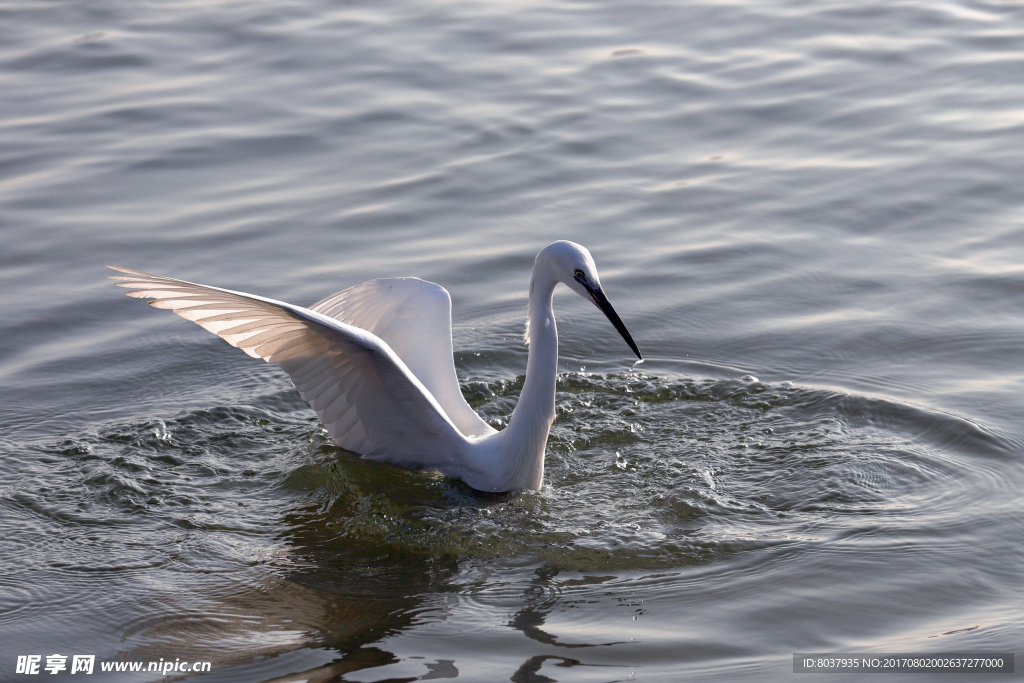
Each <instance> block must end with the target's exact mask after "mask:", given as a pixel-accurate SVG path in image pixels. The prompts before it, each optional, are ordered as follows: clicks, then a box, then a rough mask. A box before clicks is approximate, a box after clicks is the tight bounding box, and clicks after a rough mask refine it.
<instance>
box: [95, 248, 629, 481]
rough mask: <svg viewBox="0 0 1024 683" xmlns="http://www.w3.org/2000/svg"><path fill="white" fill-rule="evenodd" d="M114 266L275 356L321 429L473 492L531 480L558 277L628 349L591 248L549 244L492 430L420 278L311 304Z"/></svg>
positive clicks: (164, 300)
mask: <svg viewBox="0 0 1024 683" xmlns="http://www.w3.org/2000/svg"><path fill="white" fill-rule="evenodd" d="M110 267H111V268H113V269H114V270H117V271H120V272H121V273H124V275H113V276H110V277H111V279H113V280H117V281H118V283H117V285H118V286H119V287H126V288H128V289H129V290H130V291H128V292H127V294H128V296H132V297H137V298H141V299H150V302H149V303H150V305H152V306H155V307H157V308H168V309H171V310H172V311H174V312H175V313H177V314H178V315H180V316H182V317H183V318H187V319H189V320H192V321H194V322H196V323H198V324H199V325H201V326H202V327H204V328H206V329H207V330H209V331H211V332H213V333H214V334H217V335H219V336H220V337H221V338H223V339H224V340H225V341H227V342H228V343H229V344H231V345H232V346H236V347H238V348H240V349H242V350H243V351H245V352H246V353H247V354H249V355H250V356H253V357H255V358H262V359H263V360H265V361H268V362H270V363H274V364H276V365H279V366H280V367H281V368H283V369H284V371H285V372H287V373H288V375H289V377H290V378H291V380H292V383H293V384H294V385H295V387H296V388H297V389H298V390H299V394H301V395H302V398H304V399H305V400H306V401H308V402H309V404H310V405H311V406H312V407H313V410H315V411H316V414H317V415H318V416H319V417H320V420H321V422H323V424H324V426H326V427H327V431H328V433H329V434H330V435H331V438H332V439H333V440H334V442H335V443H337V444H338V445H339V446H341V447H342V448H345V449H347V450H350V451H353V452H355V453H358V454H360V455H362V456H363V457H365V458H368V459H371V460H377V461H381V462H388V463H393V464H395V465H400V466H403V467H410V468H414V469H418V468H427V469H435V470H439V471H441V472H442V473H444V474H446V475H448V476H450V477H456V478H458V479H462V480H463V481H464V482H466V483H467V484H469V485H470V486H472V487H473V488H475V489H477V490H480V491H492V492H500V491H515V490H522V489H534V490H536V489H539V488H540V487H541V482H542V481H543V479H544V447H545V445H546V443H547V439H548V431H549V430H550V428H551V422H552V421H553V420H554V418H555V379H556V371H557V363H558V333H557V332H556V330H555V318H554V315H553V313H552V309H551V299H552V295H553V293H554V289H555V286H556V285H557V284H558V283H560V282H561V283H563V284H565V285H567V286H568V287H569V288H570V289H572V290H573V291H575V292H576V293H578V294H579V295H581V296H583V297H584V298H587V299H589V300H590V301H592V302H593V303H594V304H595V305H597V307H598V308H600V309H601V310H602V311H603V312H604V314H605V315H606V316H608V319H609V320H610V321H611V323H612V325H614V326H615V329H616V330H618V332H619V334H621V335H622V337H623V339H625V341H626V343H627V344H629V347H630V348H631V349H632V350H633V352H634V353H635V354H636V355H637V357H638V358H641V360H642V357H641V356H640V351H639V350H638V349H637V346H636V344H635V343H634V342H633V339H632V337H630V335H629V332H628V331H627V330H626V327H625V325H623V324H622V321H621V320H620V319H619V316H618V315H617V314H616V313H615V310H614V309H613V308H612V305H611V304H610V303H609V302H608V298H607V297H606V296H605V294H604V291H603V290H602V289H601V282H600V280H599V279H598V276H597V268H596V266H595V265H594V259H593V258H592V257H591V256H590V252H589V251H587V250H586V249H585V248H583V247H582V246H580V245H578V244H574V243H573V242H566V241H560V242H555V243H553V244H551V245H549V246H547V247H546V248H545V249H544V250H543V251H541V252H540V254H539V255H538V256H537V260H536V263H535V264H534V267H533V278H532V280H531V282H530V304H529V306H530V310H529V318H528V320H527V333H526V334H527V343H528V344H529V345H530V350H529V358H528V360H527V366H526V383H525V384H524V385H523V391H522V394H521V395H520V397H519V403H518V404H517V405H516V407H515V410H514V411H513V412H512V417H511V418H510V419H509V422H508V426H507V427H506V428H505V429H503V430H502V431H500V432H499V431H495V430H494V429H493V428H492V427H491V426H490V425H488V424H487V423H486V422H484V421H483V420H482V419H480V417H479V416H478V415H477V414H476V412H474V411H473V409H472V408H470V407H469V404H467V403H466V400H465V398H463V396H462V392H461V391H460V390H459V384H458V379H457V378H456V375H455V362H454V358H453V353H452V328H451V297H450V296H449V295H448V292H447V291H446V290H445V289H444V288H443V287H441V286H439V285H435V284H433V283H430V282H425V281H423V280H420V279H418V278H389V279H381V280H370V281H369V282H364V283H363V284H361V285H356V286H355V287H350V288H349V289H346V290H343V291H341V292H338V293H337V294H333V295H331V296H329V297H327V298H326V299H322V300H321V301H319V302H317V303H316V304H314V305H313V306H310V307H309V308H303V307H301V306H293V305H292V304H287V303H284V302H282V301H274V300H273V299H266V298H264V297H261V296H255V295H253V294H244V293H242V292H233V291H231V290H227V289H220V288H217V287H206V286H204V285H197V284H193V283H191V282H185V281H182V280H174V279H171V278H166V277H160V276H159V275H151V274H149V273H144V272H141V271H137V270H129V269H127V268H115V267H113V266H110Z"/></svg>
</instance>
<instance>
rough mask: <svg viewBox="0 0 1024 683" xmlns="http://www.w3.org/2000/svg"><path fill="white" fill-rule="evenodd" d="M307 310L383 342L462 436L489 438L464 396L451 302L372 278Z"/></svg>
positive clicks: (413, 283)
mask: <svg viewBox="0 0 1024 683" xmlns="http://www.w3.org/2000/svg"><path fill="white" fill-rule="evenodd" d="M309 310H311V311H316V312H317V313H323V314H324V315H327V316H330V317H331V318H334V319H335V320H339V321H341V322H343V323H347V324H349V325H352V326H354V327H358V328H360V329H363V330H367V331H368V332H371V333H373V334H375V335H376V336H378V337H380V338H381V339H383V340H384V341H385V342H387V344H388V346H390V347H391V350H392V351H394V352H395V353H396V354H398V357H399V358H401V359H402V360H403V361H404V362H405V364H406V366H407V367H408V368H409V370H411V371H412V374H414V375H415V376H416V378H417V379H419V380H420V381H421V382H423V385H424V386H425V387H426V388H427V390H428V391H430V393H431V395H433V397H434V398H435V399H437V402H438V403H440V404H441V407H442V408H444V412H445V413H446V414H447V415H448V417H449V418H450V419H451V421H452V422H454V423H455V426H456V427H458V428H459V431H461V432H462V433H463V434H465V435H466V436H483V435H486V434H493V433H494V431H495V430H494V428H492V427H491V426H490V425H489V424H487V423H486V422H484V421H483V420H482V419H480V416H479V415H477V414H476V411H474V410H473V409H472V408H470V407H469V404H468V403H466V399H465V398H464V397H463V395H462V391H461V390H460V389H459V380H458V377H457V376H456V375H455V360H454V357H453V353H452V299H451V297H450V296H449V295H448V291H447V290H446V289H445V288H444V287H442V286H441V285H435V284H434V283H433V282H426V281H424V280H420V279H419V278H415V277H399V278H385V279H380V280H370V281H368V282H364V283H362V284H361V285H356V286H355V287H349V288H348V289H346V290H343V291H340V292H338V293H337V294H332V295H331V296H329V297H327V298H325V299H321V300H320V301H318V302H316V303H315V304H313V305H312V306H310V307H309Z"/></svg>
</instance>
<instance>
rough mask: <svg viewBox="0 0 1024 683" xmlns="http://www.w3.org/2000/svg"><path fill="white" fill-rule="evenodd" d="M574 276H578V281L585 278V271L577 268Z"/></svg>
mask: <svg viewBox="0 0 1024 683" xmlns="http://www.w3.org/2000/svg"><path fill="white" fill-rule="evenodd" d="M573 275H575V276H576V279H579V278H581V277H583V271H582V270H580V269H579V268H577V269H576V272H574V273H573Z"/></svg>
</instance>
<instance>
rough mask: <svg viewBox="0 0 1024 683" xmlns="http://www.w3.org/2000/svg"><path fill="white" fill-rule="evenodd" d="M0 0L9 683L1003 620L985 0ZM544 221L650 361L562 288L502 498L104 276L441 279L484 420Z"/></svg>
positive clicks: (457, 670) (538, 664)
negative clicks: (361, 452) (553, 355)
mask: <svg viewBox="0 0 1024 683" xmlns="http://www.w3.org/2000/svg"><path fill="white" fill-rule="evenodd" d="M0 16H2V19H3V20H2V21H0V89H2V92H3V93H4V96H3V102H4V104H3V107H2V111H0V139H3V140H4V143H3V144H2V145H0V207H2V210H0V226H2V230H3V235H4V237H5V240H4V249H3V250H0V287H2V291H3V292H4V294H3V296H2V297H0V307H2V308H0V386H2V387H3V395H4V401H3V409H2V411H0V452H2V454H3V457H2V458H0V529H2V535H3V537H4V539H5V542H4V543H3V544H2V546H0V587H2V588H0V636H2V638H3V641H4V643H5V645H4V648H3V656H2V657H0V668H2V669H3V671H5V672H6V673H5V674H4V676H5V677H7V676H15V677H16V678H21V677H18V676H16V675H15V674H14V673H13V672H14V670H15V660H16V657H17V655H24V654H41V655H47V654H52V653H63V654H66V655H72V654H95V655H96V657H97V660H98V661H99V660H102V661H112V660H124V661H126V660H138V661H146V662H148V661H157V660H159V659H161V658H164V659H165V660H173V659H174V658H180V659H188V660H207V661H210V662H212V664H213V667H214V671H212V672H211V673H206V674H202V675H200V676H196V677H194V679H193V680H203V681H207V680H208V681H256V680H258V681H270V680H281V681H299V680H310V681H352V682H355V681H361V682H362V681H366V682H370V681H384V680H437V679H442V678H458V679H462V680H467V681H501V680H513V681H517V682H523V681H550V680H557V681H618V680H641V681H674V680H730V681H736V680H751V681H753V680H757V681H761V680H783V679H789V678H791V677H792V676H793V674H792V673H791V672H792V654H793V653H794V652H806V651H836V652H840V651H843V652H901V651H902V652H944V651H964V650H976V651H993V652H995V651H1000V652H1012V651H1014V650H1018V651H1019V650H1020V647H1019V646H1020V644H1021V643H1022V639H1024V624H1022V620H1021V618H1020V614H1021V613H1022V607H1024V604H1022V599H1021V597H1020V596H1021V595H1024V590H1022V589H1024V581H1022V579H1021V572H1020V567H1021V566H1022V561H1024V531H1022V528H1024V526H1022V522H1024V505H1022V503H1021V496H1020V491H1021V486H1022V484H1024V459H1022V452H1024V430H1022V429H1021V424H1022V423H1024V420H1022V418H1024V399H1022V397H1024V392H1022V389H1024V351H1022V347H1021V343H1020V340H1021V339H1022V338H1024V319H1022V316H1021V311H1022V310H1024V266H1022V265H1021V264H1022V263H1024V190H1022V189H1021V188H1022V186H1021V183H1020V178H1021V161H1020V160H1021V158H1022V155H1021V152H1022V150H1024V99H1022V97H1021V89H1020V74H1021V73H1024V8H1022V6H1021V5H1020V4H1019V3H1015V2H998V1H989V2H929V3H923V2H916V1H915V2H889V3H868V4H864V3H849V2H816V3H804V2H765V3H754V4H750V3H729V2H722V3H719V2H694V3H683V4H679V3H660V2H643V3H629V4H625V5H624V4H613V3H581V2H545V3H512V4H509V3H496V2H487V1H484V0H480V1H476V2H470V1H457V2H448V3H440V4H437V3H434V4H425V5H424V4H416V3H408V2H404V1H401V0H397V1H394V2H384V3H355V4H353V3H349V4H344V5H337V4H335V3H327V2H319V1H316V0H314V1H311V2H292V3H274V4H272V5H266V4H258V3H251V2H244V1H239V2H199V1H191V2H188V1H185V2H170V3H166V2H165V3H156V4H139V3H128V4H125V3H117V2H110V1H109V0H98V1H94V2H90V3H87V4H81V3H71V2H63V1H58V2H47V3H41V2H35V3H33V2H29V3H20V4H17V5H8V6H4V7H0ZM555 239H572V240H575V241H577V242H580V243H582V244H585V245H586V246H588V247H589V248H590V250H591V251H592V253H593V254H594V257H595V259H596V261H597V264H598V266H599V268H600V270H601V276H602V281H603V283H604V285H605V288H606V290H607V292H608V294H609V296H610V298H611V300H612V301H613V303H614V304H615V306H616V308H617V310H618V311H619V313H620V314H621V316H622V318H623V320H624V321H625V322H626V324H627V325H628V327H629V329H630V331H631V332H632V334H633V337H634V338H635V339H636V341H637V343H638V345H639V346H640V348H641V350H642V351H643V352H644V355H645V357H646V358H647V362H645V363H644V364H642V365H639V366H637V367H636V368H632V369H631V367H630V363H631V361H630V360H629V357H630V352H629V350H628V348H626V347H625V345H624V344H623V343H622V341H621V339H619V338H618V336H617V335H616V334H615V332H614V330H612V329H611V327H610V326H609V325H608V323H607V321H606V320H604V318H603V317H602V316H601V315H600V314H599V313H598V312H596V311H595V310H593V307H592V306H590V305H589V304H588V303H586V302H585V301H583V300H581V299H579V298H578V297H574V296H573V295H571V294H569V293H567V292H563V293H560V294H557V295H556V298H555V306H556V314H557V316H558V322H559V324H560V329H559V331H560V342H561V347H560V353H561V361H560V371H561V375H560V378H559V384H558V398H557V402H558V418H557V420H556V422H555V425H554V428H553V432H552V436H551V439H550V441H549V448H548V458H547V478H546V483H545V487H544V490H543V491H540V492H536V493H523V494H512V495H502V496H484V495H480V494H477V493H475V492H473V491H472V490H470V489H468V488H467V487H466V486H464V485H462V484H461V483H459V482H457V481H453V480H449V479H445V478H443V477H440V476H438V475H435V474H431V473H425V472H407V471H404V470H399V469H395V468H391V467H387V466H381V465H376V464H373V463H367V462H363V461H360V460H358V459H357V458H355V457H353V456H352V455H351V454H348V453H346V452H344V451H341V450H340V449H338V448H336V447H334V446H332V445H331V444H330V443H329V442H328V440H327V437H326V433H325V431H324V430H323V428H322V427H321V426H320V425H319V424H318V422H317V421H316V418H315V415H314V414H313V413H312V411H311V410H310V409H309V408H308V406H306V404H305V403H304V402H303V401H302V400H301V399H300V398H299V397H298V396H297V395H296V394H295V392H294V390H293V389H292V388H291V387H290V384H289V382H288V380H287V377H286V376H285V375H284V374H283V373H282V372H281V371H279V370H278V369H276V368H274V367H273V366H269V365H267V364H265V363H260V362H257V361H254V360H253V359H251V358H248V357H246V356H245V355H244V354H241V353H239V352H238V351H236V350H233V349H231V348H230V347H228V346H227V345H225V344H224V343H223V342H221V341H220V340H218V339H216V338H215V337H213V336H212V335H209V334H208V333H206V332H204V331H203V330H201V329H199V328H198V327H196V326H194V325H191V324H189V323H187V322H185V321H183V320H181V319H180V318H177V317H175V316H172V315H168V314H167V313H166V312H162V311H154V310H152V309H149V308H147V307H145V306H142V305H141V304H140V303H139V302H137V301H132V300H129V299H126V298H125V297H123V296H122V295H121V292H120V291H119V290H117V289H115V288H114V287H112V286H111V285H110V283H109V281H107V280H105V279H104V276H105V275H106V273H107V272H109V271H106V270H105V269H104V268H103V265H104V264H108V263H109V264H113V265H121V266H127V267H131V268H139V269H143V270H150V271H153V272H156V273H159V274H164V275H169V276H172V277H180V278H184V279H188V280H192V281H196V282H202V283H207V284H211V285H217V286H222V287H228V288H231V289H238V290H242V291H250V292H253V293H257V294H261V295H265V296H270V297H273V298H278V299H284V300H287V301H291V302H294V303H298V304H310V303H312V302H314V301H316V300H318V299H320V298H321V297H323V296H325V295H327V294H329V293H331V292H333V291H336V290H339V289H342V288H344V287H347V286H350V285H352V284H356V283H358V282H361V281H363V280H366V279H369V278H373V277H381V276H400V275H416V276H419V277H422V278H424V279H428V280H431V281H434V282H437V283H440V284H442V285H443V286H445V287H446V288H447V289H448V290H449V291H450V292H451V295H452V299H453V302H454V310H453V322H454V342H455V348H456V367H457V370H458V373H459V377H460V381H461V383H462V388H463V392H464V393H465V395H466V396H467V398H468V399H469V400H470V402H471V403H472V405H474V407H476V408H477V409H478V410H479V411H480V412H481V414H482V415H483V416H484V417H485V419H487V420H488V421H490V422H491V423H492V424H494V425H495V426H496V427H501V426H503V424H504V421H505V420H507V418H508V415H509V414H510V413H511V410H512V408H513V406H514V405H515V401H516V399H517V397H518V393H519V390H520V388H521V386H522V378H523V373H524V372H525V365H526V354H527V349H526V347H525V346H524V345H523V344H522V341H521V339H522V330H523V323H524V321H525V307H526V290H527V285H528V281H529V271H530V268H531V266H532V261H533V258H534V256H535V255H536V253H537V252H538V251H539V250H540V249H541V248H542V247H543V246H544V245H546V244H547V243H549V242H550V241H553V240H555ZM110 676H111V680H115V679H116V680H118V681H127V680H139V681H149V680H163V677H162V676H159V675H155V674H152V673H151V674H145V673H143V674H138V675H134V676H133V675H131V674H127V673H124V674H117V675H114V674H110ZM64 677H67V679H68V680H75V679H76V678H74V677H71V676H70V675H68V672H66V671H65V672H63V674H62V675H60V676H57V677H55V680H61V679H62V678H64ZM832 678H835V679H837V680H843V679H847V680H854V679H856V678H857V677H856V676H850V677H844V676H842V675H833V676H832ZM888 678H891V679H892V680H894V681H895V680H903V679H904V678H906V679H908V680H909V679H913V680H917V678H916V677H914V676H911V675H909V674H908V675H905V676H903V677H901V676H900V675H892V676H890V677H887V679H888ZM984 678H985V677H984V676H971V680H978V679H984ZM1002 678H1004V677H998V680H1002ZM25 680H28V678H25Z"/></svg>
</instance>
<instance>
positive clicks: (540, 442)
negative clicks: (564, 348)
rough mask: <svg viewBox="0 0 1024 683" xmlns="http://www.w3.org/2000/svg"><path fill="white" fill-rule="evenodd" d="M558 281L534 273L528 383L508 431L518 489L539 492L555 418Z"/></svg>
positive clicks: (510, 467)
mask: <svg viewBox="0 0 1024 683" xmlns="http://www.w3.org/2000/svg"><path fill="white" fill-rule="evenodd" d="M556 284H558V281H557V280H555V279H554V278H552V277H550V276H546V274H545V273H538V272H537V271H535V272H534V275H533V280H532V281H531V282H530V322H529V330H528V332H527V339H528V341H529V344H530V352H529V359H528V360H527V362H526V383H525V384H523V393H522V394H521V395H520V396H519V403H517V404H516V408H515V410H514V411H512V417H511V418H510V419H509V422H508V427H506V428H505V432H506V433H505V449H506V452H505V453H504V454H503V455H504V457H505V458H506V462H507V465H508V469H507V470H506V471H507V472H508V474H509V476H510V479H511V480H512V481H513V482H514V485H515V488H530V489H539V488H540V485H541V481H542V480H543V479H544V447H545V445H546V444H547V440H548V431H549V430H550V429H551V422H552V421H553V420H554V419H555V380H556V375H557V372H558V331H557V330H556V329H555V316H554V313H553V312H552V309H551V297H552V295H553V294H554V291H555V285H556Z"/></svg>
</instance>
